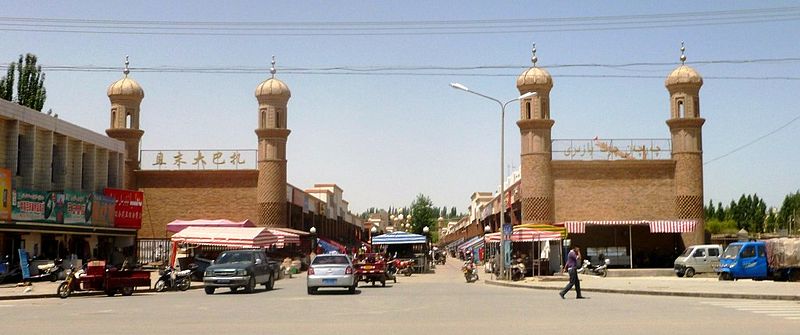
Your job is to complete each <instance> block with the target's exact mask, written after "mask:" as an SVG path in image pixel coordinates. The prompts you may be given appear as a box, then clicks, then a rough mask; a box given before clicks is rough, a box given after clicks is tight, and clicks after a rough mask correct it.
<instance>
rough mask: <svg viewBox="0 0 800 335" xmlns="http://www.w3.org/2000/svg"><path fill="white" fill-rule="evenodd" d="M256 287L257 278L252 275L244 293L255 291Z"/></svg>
mask: <svg viewBox="0 0 800 335" xmlns="http://www.w3.org/2000/svg"><path fill="white" fill-rule="evenodd" d="M255 289H256V278H255V277H253V276H250V281H248V282H247V286H245V287H244V293H253V291H254V290H255Z"/></svg>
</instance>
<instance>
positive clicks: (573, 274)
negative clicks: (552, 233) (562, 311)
mask: <svg viewBox="0 0 800 335" xmlns="http://www.w3.org/2000/svg"><path fill="white" fill-rule="evenodd" d="M580 257H581V249H580V248H578V247H577V246H575V247H573V248H572V251H570V252H569V254H568V255H567V264H565V265H564V268H566V269H567V272H568V273H569V284H567V286H565V287H564V289H563V290H561V292H559V293H558V295H560V296H561V299H565V298H564V296H565V295H566V294H567V292H569V290H570V289H572V286H575V293H577V294H578V296H577V298H576V299H584V297H583V296H582V295H581V282H580V280H578V264H580V263H578V260H579V259H580Z"/></svg>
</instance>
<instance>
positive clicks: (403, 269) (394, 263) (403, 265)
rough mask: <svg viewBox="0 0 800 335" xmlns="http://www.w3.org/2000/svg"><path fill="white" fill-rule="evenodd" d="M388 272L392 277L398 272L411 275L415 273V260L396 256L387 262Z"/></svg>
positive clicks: (407, 275)
mask: <svg viewBox="0 0 800 335" xmlns="http://www.w3.org/2000/svg"><path fill="white" fill-rule="evenodd" d="M386 272H387V274H388V275H390V276H391V277H394V276H395V275H396V274H397V273H398V272H399V273H402V274H403V275H404V276H406V277H409V276H411V274H412V273H414V260H413V259H410V260H407V261H404V260H401V259H399V258H395V259H393V260H391V261H389V262H388V263H387V264H386Z"/></svg>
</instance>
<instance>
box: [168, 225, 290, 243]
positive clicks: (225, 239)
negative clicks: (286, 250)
mask: <svg viewBox="0 0 800 335" xmlns="http://www.w3.org/2000/svg"><path fill="white" fill-rule="evenodd" d="M172 242H177V243H189V244H197V245H219V246H226V247H232V248H267V247H269V246H271V245H273V244H275V243H277V242H278V237H277V236H275V235H274V234H273V233H271V232H270V231H269V230H268V229H266V228H260V227H258V228H250V227H243V228H230V227H187V228H185V229H183V230H181V231H180V232H178V233H175V235H172Z"/></svg>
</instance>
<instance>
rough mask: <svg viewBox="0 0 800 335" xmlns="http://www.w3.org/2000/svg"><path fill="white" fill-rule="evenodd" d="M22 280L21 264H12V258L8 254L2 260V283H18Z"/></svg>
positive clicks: (0, 270)
mask: <svg viewBox="0 0 800 335" xmlns="http://www.w3.org/2000/svg"><path fill="white" fill-rule="evenodd" d="M20 280H22V271H21V270H20V268H19V266H12V265H11V258H10V257H9V256H8V255H5V256H4V257H3V260H2V261H0V284H3V283H16V282H19V281H20Z"/></svg>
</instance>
